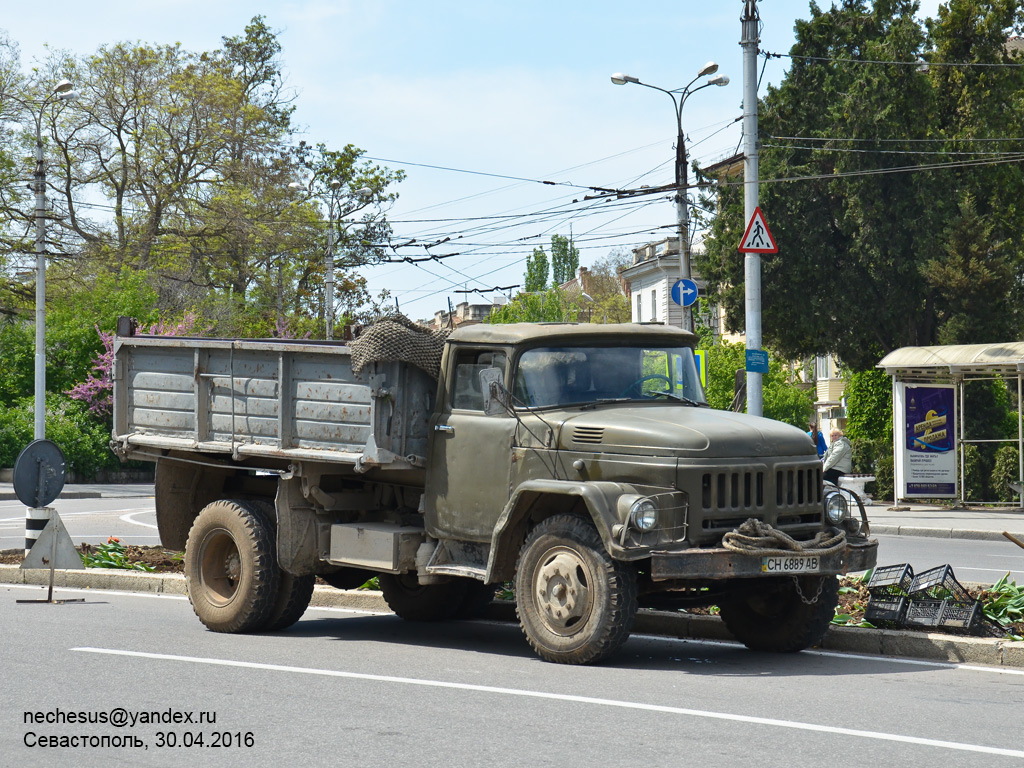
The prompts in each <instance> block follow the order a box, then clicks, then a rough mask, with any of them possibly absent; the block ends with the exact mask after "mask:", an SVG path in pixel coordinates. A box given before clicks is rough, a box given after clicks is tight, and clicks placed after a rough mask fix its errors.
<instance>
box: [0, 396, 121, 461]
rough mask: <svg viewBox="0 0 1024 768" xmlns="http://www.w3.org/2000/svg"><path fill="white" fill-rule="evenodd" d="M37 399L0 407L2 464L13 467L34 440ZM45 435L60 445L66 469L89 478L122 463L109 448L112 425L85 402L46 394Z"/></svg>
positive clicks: (26, 399) (0, 454)
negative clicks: (99, 418)
mask: <svg viewBox="0 0 1024 768" xmlns="http://www.w3.org/2000/svg"><path fill="white" fill-rule="evenodd" d="M34 423H35V418H34V399H33V398H30V397H29V398H24V399H22V400H19V401H18V402H17V403H16V404H15V405H14V406H13V407H11V408H7V409H5V410H0V466H3V467H13V466H14V462H15V460H16V459H17V458H18V454H20V453H21V451H22V450H24V448H25V446H26V445H28V444H29V443H30V442H32V438H33V435H34V431H35V430H34ZM46 438H47V439H48V440H52V441H53V442H54V443H56V444H57V446H58V447H59V448H60V449H61V451H62V452H63V454H64V459H65V462H66V464H67V471H68V472H69V473H71V472H74V473H76V474H77V475H78V476H79V477H80V478H82V479H89V478H92V477H94V476H95V475H96V472H97V471H98V470H101V469H114V468H117V467H120V461H119V460H118V459H117V457H116V456H115V455H114V454H113V452H111V450H110V428H109V427H108V426H107V425H106V424H104V423H103V422H101V421H99V420H97V419H96V418H94V417H92V416H90V414H89V412H88V409H87V408H86V406H85V405H84V404H82V403H79V402H76V401H75V400H72V399H71V398H69V397H67V396H65V395H61V394H56V393H50V394H48V395H47V396H46Z"/></svg>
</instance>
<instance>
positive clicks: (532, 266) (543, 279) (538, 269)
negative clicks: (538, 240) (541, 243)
mask: <svg viewBox="0 0 1024 768" xmlns="http://www.w3.org/2000/svg"><path fill="white" fill-rule="evenodd" d="M547 287H548V255H547V253H545V251H544V248H543V247H540V248H534V249H533V253H532V254H530V255H529V256H527V257H526V274H525V275H524V276H523V290H524V291H526V292H527V293H536V292H537V291H543V290H546V289H547Z"/></svg>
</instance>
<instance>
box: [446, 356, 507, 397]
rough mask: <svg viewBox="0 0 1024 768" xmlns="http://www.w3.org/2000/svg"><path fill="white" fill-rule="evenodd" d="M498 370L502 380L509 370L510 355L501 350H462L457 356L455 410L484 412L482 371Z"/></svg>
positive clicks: (453, 395)
mask: <svg viewBox="0 0 1024 768" xmlns="http://www.w3.org/2000/svg"><path fill="white" fill-rule="evenodd" d="M487 368H497V369H498V370H500V371H501V375H502V379H503V380H504V378H505V372H506V370H507V368H508V355H507V354H506V353H505V351H504V350H501V349H462V350H459V351H458V353H457V354H456V356H455V381H454V382H453V386H452V396H451V405H452V409H453V410H460V411H480V412H483V410H484V393H483V387H482V386H481V384H480V371H483V370H486V369H487Z"/></svg>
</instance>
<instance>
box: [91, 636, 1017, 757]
mask: <svg viewBox="0 0 1024 768" xmlns="http://www.w3.org/2000/svg"><path fill="white" fill-rule="evenodd" d="M71 650H72V651H81V652H83V653H98V654H107V655H111V656H130V657H134V658H140V659H154V660H159V661H182V662H187V663H189V664H209V665H212V666H221V667H241V668H244V669H259V670H265V671H270V672H290V673H292V674H299V675H319V676H321V677H339V678H345V679H349V680H369V681H373V682H379V683H395V684H398V685H414V686H422V687H426V688H447V689H451V690H459V691H472V692H475V693H493V694H498V695H501V696H522V697H527V698H533V699H548V700H552V701H565V702H572V703H575V704H590V705H596V706H603V707H615V708H619V709H632V710H640V711H643V712H659V713H663V714H670V715H683V716H686V717H696V718H704V719H708V720H724V721H728V722H735V723H749V724H752V725H765V726H770V727H774V728H790V729H794V730H800V731H812V732H816V733H828V734H834V735H837V736H853V737H857V738H863V739H871V740H875V741H893V742H898V743H902V744H915V745H918V746H925V747H936V748H938V749H948V750H955V751H961V752H980V753H982V754H987V755H1003V756H1006V757H1022V758H1024V751H1022V750H1017V749H1004V748H1001V747H988V746H984V745H981V744H964V743H962V742H956V741H941V740H938V739H925V738H921V737H918V736H904V735H902V734H897V733H884V732H881V731H863V730H858V729H855V728H839V727H836V726H831V725H818V724H816V723H802V722H798V721H796V720H779V719H776V718H771V717H754V716H751V715H739V714H733V713H729V712H712V711H710V710H702V709H688V708H685V707H669V706H664V705H659V704H644V703H642V702H636V701H621V700H617V699H601V698H595V697H592V696H574V695H571V694H563V693H547V692H545V691H530V690H525V689H521V688H500V687H496V686H490V685H473V684H470V683H453V682H447V681H443V680H425V679H420V678H414V677H394V676H392V675H370V674H365V673H361V672H342V671H340V670H334V669H314V668H310V667H293V666H287V665H282V664H263V663H258V662H252V661H235V660H233V659H211V658H203V657H200V656H177V655H173V654H166V653H142V652H140V651H124V650H116V649H112V648H90V647H81V648H71Z"/></svg>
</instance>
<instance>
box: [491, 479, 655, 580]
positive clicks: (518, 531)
mask: <svg viewBox="0 0 1024 768" xmlns="http://www.w3.org/2000/svg"><path fill="white" fill-rule="evenodd" d="M626 493H630V494H635V493H637V490H636V489H635V488H634V486H632V485H627V484H625V483H610V482H584V481H580V480H527V481H526V482H524V483H522V484H521V485H519V486H518V487H517V488H516V490H515V491H514V492H513V493H512V496H511V498H510V499H509V500H508V503H507V504H506V505H505V508H504V509H503V510H502V512H501V516H500V517H499V518H498V521H497V523H496V524H495V526H494V533H493V534H492V535H491V552H490V555H489V556H488V558H487V577H486V579H487V581H488V582H495V581H508V580H510V579H511V578H512V577H513V575H514V574H515V568H516V560H517V558H518V556H519V548H520V547H521V546H522V542H523V540H524V539H525V538H526V534H527V531H528V530H529V529H530V527H531V525H532V524H534V523H537V522H539V521H540V520H542V519H544V518H545V517H550V516H551V515H553V514H558V513H560V512H567V511H569V510H571V509H573V508H574V507H576V506H577V505H579V504H582V505H583V506H585V507H586V511H587V513H588V514H589V515H590V518H591V519H592V520H593V521H594V527H595V528H597V532H598V534H599V535H600V536H601V541H602V542H603V544H604V546H605V549H607V550H608V551H609V552H611V551H613V549H614V547H613V543H612V526H614V525H615V524H616V523H618V522H620V521H619V515H618V511H617V507H616V502H617V500H618V498H619V497H620V496H622V495H623V494H626Z"/></svg>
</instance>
